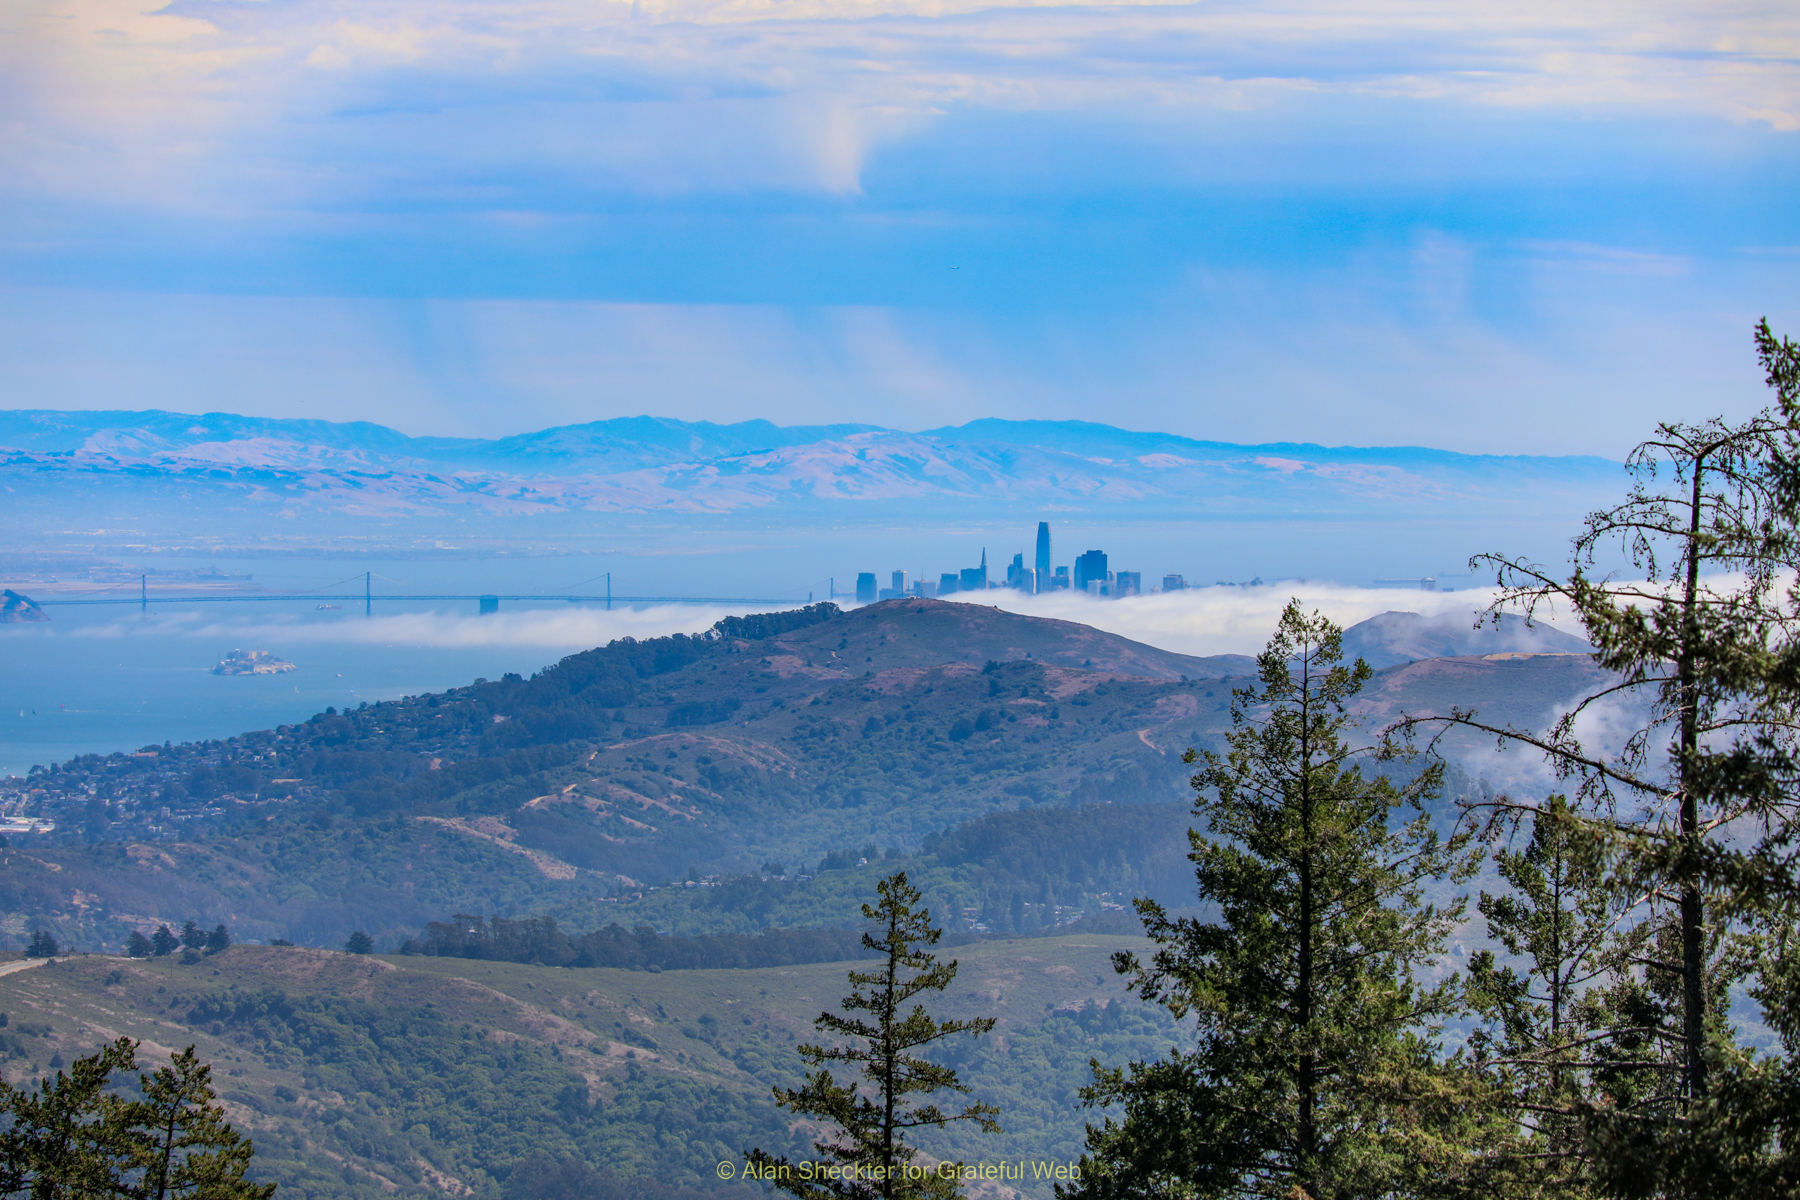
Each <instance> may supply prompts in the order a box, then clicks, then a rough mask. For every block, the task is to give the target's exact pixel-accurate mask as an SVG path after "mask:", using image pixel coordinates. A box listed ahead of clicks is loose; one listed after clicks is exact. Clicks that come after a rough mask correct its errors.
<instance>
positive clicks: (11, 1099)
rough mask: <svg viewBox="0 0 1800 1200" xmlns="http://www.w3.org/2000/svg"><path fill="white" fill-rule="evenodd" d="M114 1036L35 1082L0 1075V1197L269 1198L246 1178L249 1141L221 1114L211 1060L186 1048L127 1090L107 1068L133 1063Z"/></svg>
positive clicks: (268, 1186)
mask: <svg viewBox="0 0 1800 1200" xmlns="http://www.w3.org/2000/svg"><path fill="white" fill-rule="evenodd" d="M137 1048H138V1044H137V1043H136V1042H133V1041H132V1040H131V1039H130V1038H120V1039H119V1040H118V1041H116V1042H113V1043H112V1044H111V1045H109V1046H105V1047H103V1048H102V1049H101V1050H100V1051H98V1052H97V1053H95V1054H93V1055H90V1056H89V1057H87V1058H81V1059H77V1060H76V1061H75V1062H74V1063H73V1064H71V1066H70V1069H69V1070H68V1071H67V1072H64V1071H58V1072H57V1073H56V1074H55V1075H54V1076H52V1077H50V1078H47V1079H42V1080H39V1081H38V1082H37V1084H36V1085H35V1086H28V1087H24V1088H15V1087H13V1086H11V1085H10V1084H8V1083H7V1082H6V1081H5V1080H0V1196H17V1197H30V1198H31V1200H40V1198H41V1200H52V1198H55V1197H63V1196H68V1197H82V1198H84V1200H148V1198H150V1197H155V1198H156V1200H162V1198H163V1197H175V1196H194V1197H206V1198H207V1200H269V1197H271V1196H273V1195H274V1194H275V1185H274V1184H272V1183H255V1182H252V1181H251V1180H249V1179H247V1178H246V1177H245V1173H246V1171H247V1170H248V1169H249V1167H250V1162H251V1159H252V1157H253V1156H254V1155H255V1153H256V1151H255V1148H254V1147H253V1146H252V1145H251V1143H250V1141H249V1139H248V1138H245V1137H243V1136H242V1135H241V1134H239V1133H238V1132H237V1131H236V1130H235V1129H233V1128H232V1127H231V1125H230V1123H229V1122H227V1121H226V1120H225V1111H224V1109H223V1108H222V1107H220V1105H219V1103H218V1097H217V1094H216V1093H215V1092H214V1091H213V1087H212V1068H211V1067H210V1066H208V1065H207V1064H205V1063H203V1062H201V1061H200V1060H199V1058H198V1057H197V1056H196V1055H195V1053H194V1048H193V1047H192V1046H189V1047H188V1048H187V1049H186V1050H183V1051H181V1052H179V1053H177V1054H175V1055H173V1056H172V1058H171V1059H170V1062H169V1065H168V1066H166V1067H162V1068H160V1069H158V1070H154V1071H144V1072H142V1073H141V1074H140V1075H139V1076H138V1077H137V1079H136V1080H135V1084H136V1089H135V1090H136V1095H135V1096H132V1095H131V1094H130V1093H128V1092H126V1091H123V1090H122V1089H120V1088H119V1087H118V1085H117V1081H116V1080H115V1079H114V1076H115V1075H117V1074H119V1073H122V1072H127V1071H136V1070H137V1069H138V1063H137Z"/></svg>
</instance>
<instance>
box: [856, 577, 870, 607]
mask: <svg viewBox="0 0 1800 1200" xmlns="http://www.w3.org/2000/svg"><path fill="white" fill-rule="evenodd" d="M856 602H857V603H858V604H873V603H875V572H873V571H864V572H862V573H861V574H860V575H858V576H857V577H856Z"/></svg>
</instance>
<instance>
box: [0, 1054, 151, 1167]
mask: <svg viewBox="0 0 1800 1200" xmlns="http://www.w3.org/2000/svg"><path fill="white" fill-rule="evenodd" d="M135 1050H136V1046H135V1044H134V1043H133V1042H132V1041H131V1039H130V1038H120V1039H119V1040H117V1041H115V1042H113V1043H112V1044H111V1045H109V1046H105V1047H102V1048H101V1050H100V1051H99V1052H98V1053H96V1054H92V1055H89V1056H88V1057H86V1058H78V1059H76V1060H75V1061H74V1062H73V1063H71V1064H70V1065H69V1068H68V1070H67V1071H66V1072H65V1071H58V1072H56V1074H55V1075H53V1076H50V1077H48V1078H45V1079H41V1080H39V1081H38V1083H37V1086H36V1087H35V1088H33V1087H29V1086H27V1087H24V1088H15V1087H12V1086H11V1085H9V1084H8V1083H7V1082H6V1081H5V1080H4V1079H0V1119H3V1121H4V1124H5V1128H4V1129H0V1195H6V1196H22V1197H30V1200H77V1198H80V1200H87V1198H89V1197H107V1196H120V1197H123V1196H126V1195H128V1194H129V1193H128V1192H127V1191H126V1185H127V1183H128V1180H127V1177H126V1169H127V1165H128V1158H127V1155H126V1154H125V1152H124V1148H125V1142H124V1138H123V1134H124V1127H123V1123H122V1122H121V1121H120V1119H119V1117H120V1113H119V1103H120V1102H119V1101H118V1099H117V1098H116V1097H113V1096H111V1095H109V1094H108V1093H107V1090H106V1086H107V1083H108V1082H109V1080H110V1079H111V1076H112V1073H113V1072H114V1071H119V1070H126V1071H128V1070H131V1069H132V1068H133V1067H135V1066H136V1065H137V1063H136V1058H135Z"/></svg>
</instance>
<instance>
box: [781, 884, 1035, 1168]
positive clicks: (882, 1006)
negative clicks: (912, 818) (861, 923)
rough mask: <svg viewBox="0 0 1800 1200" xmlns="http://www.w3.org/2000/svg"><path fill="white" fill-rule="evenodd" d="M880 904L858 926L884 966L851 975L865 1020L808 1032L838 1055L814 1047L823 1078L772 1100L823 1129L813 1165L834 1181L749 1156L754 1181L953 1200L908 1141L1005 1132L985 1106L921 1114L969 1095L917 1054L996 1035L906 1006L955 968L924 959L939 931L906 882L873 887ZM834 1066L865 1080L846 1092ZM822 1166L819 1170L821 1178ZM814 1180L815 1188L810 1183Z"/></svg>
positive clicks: (988, 1021)
mask: <svg viewBox="0 0 1800 1200" xmlns="http://www.w3.org/2000/svg"><path fill="white" fill-rule="evenodd" d="M876 891H877V893H878V896H879V903H877V904H874V905H869V904H865V905H863V910H862V911H863V916H864V918H866V919H867V920H869V921H872V922H874V923H875V925H876V929H875V930H873V931H871V932H868V933H865V934H863V945H864V946H865V947H867V948H868V949H870V950H873V951H875V952H876V953H878V954H880V955H881V956H882V960H881V963H880V965H879V966H878V967H876V969H874V970H872V971H851V972H850V973H849V978H850V983H851V985H852V987H853V990H852V991H851V993H850V995H848V996H846V997H845V998H844V1001H843V1005H844V1008H845V1009H847V1010H849V1012H850V1013H852V1014H854V1013H857V1012H863V1013H867V1014H869V1015H868V1017H867V1018H863V1017H858V1016H854V1015H850V1016H839V1015H837V1014H836V1013H829V1012H828V1013H821V1014H820V1015H819V1018H818V1020H816V1021H814V1022H813V1025H814V1027H815V1028H817V1029H818V1030H819V1031H820V1032H821V1033H825V1034H827V1035H830V1036H831V1037H833V1038H834V1039H837V1040H836V1041H835V1042H834V1043H833V1044H832V1045H813V1044H807V1045H802V1046H801V1047H800V1057H801V1058H802V1059H803V1060H805V1062H806V1063H807V1064H808V1065H810V1066H813V1067H817V1068H819V1069H818V1070H815V1071H812V1072H809V1073H808V1074H807V1077H806V1083H805V1085H804V1086H802V1087H799V1088H776V1089H775V1093H774V1095H775V1102H776V1103H777V1104H779V1105H780V1106H781V1107H783V1108H785V1109H788V1110H790V1111H791V1112H793V1113H794V1114H795V1115H796V1116H799V1117H804V1118H810V1119H812V1120H816V1121H823V1122H827V1123H829V1124H830V1125H833V1126H835V1127H836V1129H837V1133H836V1135H835V1136H828V1137H827V1138H825V1139H823V1140H820V1141H817V1142H814V1143H813V1148H814V1149H815V1150H816V1151H818V1153H819V1156H820V1158H819V1159H818V1160H817V1163H818V1164H827V1165H829V1166H831V1167H832V1168H834V1169H835V1170H834V1171H833V1173H831V1174H827V1173H825V1172H821V1171H818V1170H816V1169H813V1170H810V1171H808V1170H803V1169H802V1167H801V1165H799V1164H794V1163H791V1162H789V1161H788V1160H787V1159H786V1158H777V1157H775V1156H773V1155H770V1154H768V1153H767V1152H765V1151H763V1150H761V1149H757V1150H752V1151H750V1152H749V1154H748V1158H749V1160H750V1163H751V1170H752V1171H754V1173H755V1175H756V1176H757V1177H759V1178H761V1179H763V1180H766V1181H768V1182H771V1183H774V1184H775V1186H777V1187H779V1188H781V1189H782V1190H783V1191H786V1192H790V1193H792V1194H793V1195H795V1196H799V1197H802V1200H825V1198H826V1197H834V1198H841V1200H876V1198H877V1197H879V1198H880V1200H902V1198H905V1200H913V1198H925V1197H933V1198H941V1197H952V1196H956V1195H959V1194H960V1193H961V1189H960V1187H959V1186H958V1185H957V1182H956V1180H955V1178H954V1177H953V1176H952V1175H948V1174H944V1173H940V1172H939V1171H938V1170H935V1169H932V1168H929V1167H922V1166H917V1165H914V1164H913V1161H912V1160H913V1158H914V1156H915V1155H916V1154H917V1153H918V1150H917V1148H916V1147H914V1146H912V1145H911V1144H909V1143H908V1141H907V1138H908V1136H909V1135H910V1134H911V1132H912V1131H913V1130H918V1129H933V1128H939V1127H942V1126H944V1125H948V1124H950V1123H951V1122H953V1121H974V1122H975V1123H976V1124H977V1125H979V1126H980V1127H981V1129H982V1130H984V1131H985V1132H988V1133H998V1132H1000V1126H999V1125H998V1124H997V1123H996V1122H995V1121H994V1117H995V1115H997V1113H998V1111H999V1110H998V1109H996V1108H994V1107H993V1106H992V1105H988V1104H980V1103H975V1104H968V1105H964V1106H963V1108H962V1111H960V1112H955V1113H946V1112H944V1111H943V1110H942V1109H940V1108H939V1107H938V1106H937V1105H936V1104H932V1103H915V1102H912V1101H910V1100H909V1099H908V1097H912V1096H920V1097H923V1096H929V1095H931V1094H933V1093H937V1092H946V1091H947V1092H958V1093H962V1094H965V1095H966V1094H967V1093H968V1091H969V1089H968V1087H967V1086H966V1085H964V1084H963V1082H962V1081H961V1080H960V1079H959V1078H958V1077H957V1073H956V1070H955V1069H954V1068H953V1067H946V1066H940V1065H938V1064H936V1063H933V1062H931V1061H929V1060H928V1059H925V1058H922V1057H920V1055H919V1053H918V1052H919V1051H920V1050H922V1049H924V1048H925V1047H927V1046H930V1045H932V1044H933V1043H936V1042H940V1041H942V1040H943V1039H945V1038H947V1037H950V1036H952V1035H954V1034H959V1033H968V1034H973V1035H976V1036H980V1035H982V1034H985V1033H987V1032H988V1031H989V1030H991V1029H993V1027H994V1019H993V1018H991V1017H982V1018H978V1019H976V1020H972V1021H960V1020H958V1021H938V1020H935V1019H933V1018H932V1017H931V1015H930V1014H928V1013H927V1012H926V1011H925V1006H924V1005H923V1004H914V1005H913V1007H912V1011H911V1012H907V1011H905V1009H906V1005H907V1003H908V1002H910V1001H912V1000H914V998H915V997H918V996H920V995H921V994H923V993H926V992H941V991H943V990H944V989H945V988H947V987H949V986H950V982H951V981H952V980H953V979H955V978H956V962H955V960H954V959H953V960H951V961H950V962H947V963H940V962H938V960H937V956H936V955H934V954H932V953H931V952H930V951H929V950H927V949H925V947H927V946H932V945H935V944H936V943H937V940H938V938H939V937H940V936H942V933H943V931H942V930H940V929H937V928H934V927H933V926H932V924H931V913H930V912H929V911H928V910H926V909H925V908H923V907H919V908H915V907H914V906H915V905H917V904H918V903H919V901H920V900H921V899H922V897H921V895H920V893H919V890H918V889H917V888H915V887H913V886H912V884H911V883H910V882H908V880H907V878H906V873H905V872H904V871H901V872H897V873H896V874H894V875H891V876H889V877H888V878H886V879H883V880H882V881H881V882H880V883H879V884H877V885H876ZM831 1063H842V1064H844V1065H845V1066H847V1067H851V1068H855V1069H857V1070H858V1071H859V1072H860V1074H861V1076H862V1078H861V1079H860V1080H856V1079H852V1080H851V1081H850V1082H847V1083H840V1082H839V1081H838V1080H837V1078H836V1077H835V1076H833V1075H832V1073H831V1069H830V1066H829V1065H828V1064H831ZM816 1165H817V1164H815V1167H816ZM808 1176H810V1177H808Z"/></svg>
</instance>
